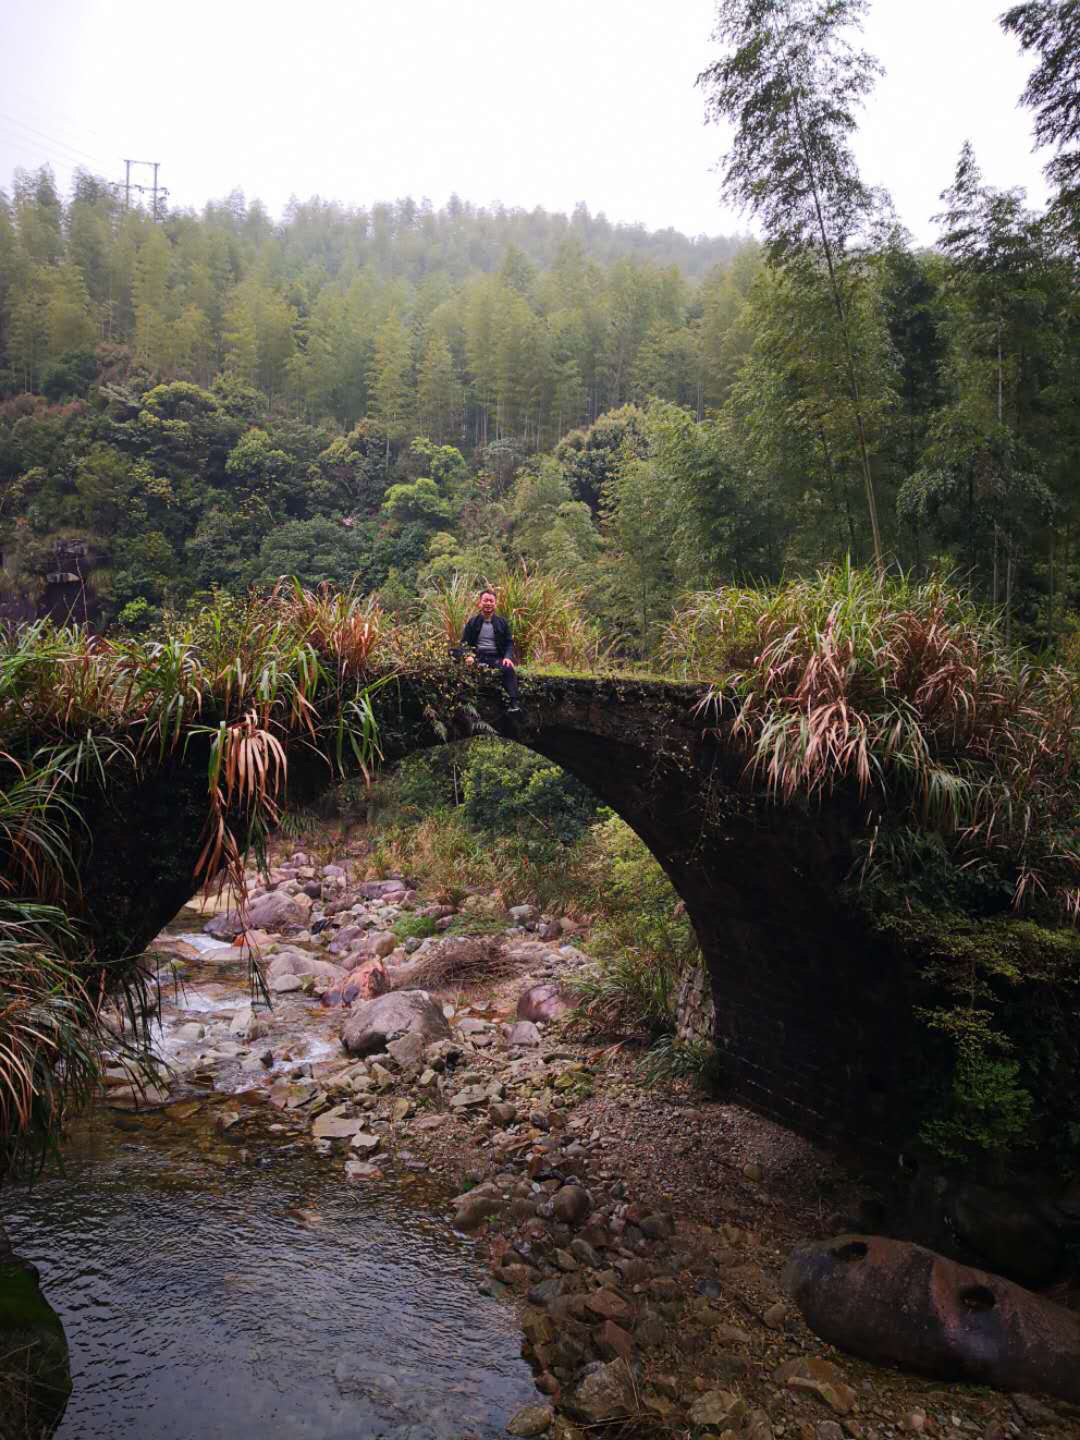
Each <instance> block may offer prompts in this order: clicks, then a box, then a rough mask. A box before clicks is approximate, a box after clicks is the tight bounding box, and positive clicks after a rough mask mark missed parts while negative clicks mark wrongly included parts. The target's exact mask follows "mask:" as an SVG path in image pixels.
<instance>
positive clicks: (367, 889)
mask: <svg viewBox="0 0 1080 1440" xmlns="http://www.w3.org/2000/svg"><path fill="white" fill-rule="evenodd" d="M324 873H325V872H324ZM408 888H409V887H408V886H407V885H406V884H405V882H404V880H365V881H364V883H363V884H362V885H360V886H359V888H358V890H357V894H359V895H362V896H363V898H364V899H365V900H391V899H393V898H394V897H395V896H397V895H404V894H405V891H406V890H407V889H408Z"/></svg>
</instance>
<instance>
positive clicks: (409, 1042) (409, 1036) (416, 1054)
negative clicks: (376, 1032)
mask: <svg viewBox="0 0 1080 1440" xmlns="http://www.w3.org/2000/svg"><path fill="white" fill-rule="evenodd" d="M425 1046H426V1041H425V1040H424V1037H423V1035H421V1034H420V1033H419V1032H418V1031H416V1030H410V1031H408V1032H407V1033H406V1034H405V1035H399V1036H398V1038H397V1039H396V1040H391V1041H390V1042H389V1043H388V1045H387V1047H386V1051H387V1054H388V1055H389V1056H390V1057H391V1058H392V1059H393V1060H395V1061H396V1062H397V1064H399V1065H400V1066H401V1068H402V1069H403V1070H407V1069H409V1067H410V1066H412V1065H418V1064H419V1063H420V1061H421V1060H422V1059H423V1055H424V1049H425Z"/></svg>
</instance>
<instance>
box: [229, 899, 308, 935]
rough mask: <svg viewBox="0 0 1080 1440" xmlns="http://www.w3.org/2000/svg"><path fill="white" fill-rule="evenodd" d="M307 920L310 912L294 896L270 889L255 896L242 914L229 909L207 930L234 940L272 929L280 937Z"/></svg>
mask: <svg viewBox="0 0 1080 1440" xmlns="http://www.w3.org/2000/svg"><path fill="white" fill-rule="evenodd" d="M304 898H305V900H306V899H307V897H306V896H305V897H304ZM309 904H310V902H309ZM306 918H307V910H306V908H305V907H304V906H303V905H302V904H300V903H298V901H297V898H296V896H295V895H287V894H286V893H285V891H284V890H267V891H264V892H263V893H262V894H261V895H256V896H254V898H253V899H251V900H250V901H249V902H248V905H247V908H246V909H245V910H243V911H240V910H226V911H225V912H224V914H222V915H215V916H214V918H213V920H211V921H210V923H209V924H208V925H206V926H205V929H206V933H207V934H208V935H213V936H214V937H215V939H218V940H231V939H232V938H233V936H234V935H240V934H242V933H243V932H244V931H245V930H269V931H272V932H273V933H274V934H281V933H282V932H283V931H285V930H294V929H297V928H298V927H299V926H301V925H303V923H304V921H305V920H306Z"/></svg>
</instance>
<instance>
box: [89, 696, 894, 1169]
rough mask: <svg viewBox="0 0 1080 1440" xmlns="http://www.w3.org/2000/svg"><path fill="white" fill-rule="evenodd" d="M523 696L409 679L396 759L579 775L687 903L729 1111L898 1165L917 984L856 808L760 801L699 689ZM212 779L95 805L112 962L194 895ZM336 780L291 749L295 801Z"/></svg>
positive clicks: (117, 788)
mask: <svg viewBox="0 0 1080 1440" xmlns="http://www.w3.org/2000/svg"><path fill="white" fill-rule="evenodd" d="M455 685H456V686H457V689H456V691H455ZM523 689H524V697H525V704H526V715H525V719H524V721H523V722H522V723H521V724H520V725H519V724H516V723H514V721H513V720H512V718H511V717H509V716H507V715H506V714H505V710H504V701H503V697H502V691H501V687H500V686H499V685H498V682H497V680H496V679H495V677H477V678H472V677H470V678H469V679H468V680H466V679H464V678H463V679H462V680H461V681H460V682H455V681H451V684H450V686H449V688H448V687H447V686H446V685H445V682H444V683H443V685H442V686H441V687H440V688H439V690H438V693H437V695H435V694H433V691H432V688H431V677H430V676H429V677H427V678H416V677H409V676H403V677H401V678H399V679H396V680H394V681H393V682H391V683H390V684H388V685H386V686H384V687H383V688H382V689H381V690H380V691H379V692H378V694H377V696H376V698H375V706H376V713H377V718H378V721H379V727H380V741H381V745H382V748H383V752H384V761H385V763H387V764H393V763H396V762H398V761H400V760H402V759H404V758H405V757H406V756H407V755H409V754H411V753H413V752H415V751H417V750H420V749H425V748H430V747H432V746H434V745H437V744H441V743H445V742H448V741H454V740H459V739H464V738H467V737H469V736H475V735H477V734H483V733H488V734H490V733H492V732H495V733H499V734H501V735H503V736H506V737H509V738H513V739H515V740H518V741H520V743H522V744H524V745H526V746H527V747H528V748H529V749H531V750H534V751H536V752H537V753H538V754H540V755H544V756H546V757H547V758H548V759H550V760H552V761H554V762H556V763H557V764H558V765H561V766H562V767H563V768H564V769H566V770H568V771H569V772H570V773H571V774H573V775H575V776H576V777H577V778H578V779H579V780H581V781H582V782H583V783H584V784H585V785H587V786H588V787H589V788H590V789H591V790H593V791H594V792H595V793H596V794H597V795H598V796H599V798H600V799H601V800H602V801H603V803H604V804H606V805H608V806H610V807H611V808H612V809H613V810H614V811H616V812H617V813H618V814H619V815H620V816H622V818H623V819H624V820H625V821H626V822H627V823H628V824H629V825H630V826H631V827H632V828H633V829H634V830H635V831H636V832H637V833H638V835H640V836H641V838H642V839H643V840H644V841H645V843H646V844H647V845H648V847H649V849H650V850H651V851H652V853H653V854H654V855H655V856H656V858H657V859H658V860H659V862H660V863H661V865H662V866H663V867H664V869H665V871H666V872H667V874H668V876H669V877H670V879H671V882H672V884H673V886H674V888H675V889H676V891H677V892H678V894H679V895H680V896H681V898H682V899H683V901H684V902H685V904H686V908H687V912H688V914H689V916H690V919H691V921H692V923H693V925H694V928H695V930H696V932H697V935H698V938H699V940H700V943H701V948H702V951H703V954H704V957H705V963H706V965H707V967H708V971H709V976H710V979H711V985H712V991H713V996H714V999H715V1004H716V1015H717V1026H716V1040H717V1045H718V1047H719V1050H720V1053H721V1057H722V1062H723V1068H724V1070H725V1073H726V1077H727V1086H728V1092H729V1093H730V1095H731V1097H732V1098H735V1099H739V1100H741V1101H742V1102H744V1103H746V1104H749V1105H751V1106H752V1107H754V1108H755V1109H757V1110H759V1111H762V1112H764V1113H766V1114H769V1115H771V1116H773V1117H775V1118H777V1119H780V1120H782V1121H783V1122H784V1123H786V1124H789V1125H791V1126H792V1127H793V1128H795V1129H797V1130H799V1131H800V1132H802V1133H804V1134H808V1135H812V1136H818V1137H822V1138H826V1137H828V1138H845V1139H847V1140H850V1141H852V1142H854V1143H856V1144H858V1145H859V1146H860V1148H862V1146H863V1145H864V1144H865V1143H867V1142H870V1143H871V1144H872V1145H873V1146H874V1147H876V1148H881V1149H884V1150H885V1151H888V1149H889V1148H890V1147H891V1146H892V1145H894V1143H897V1142H899V1140H900V1138H901V1137H902V1136H903V1135H904V1134H905V1132H906V1126H905V1118H906V1111H907V1109H908V1106H907V1103H906V1101H907V1095H908V1089H909V1061H908V1055H909V1047H910V1044H911V1041H912V1034H913V1027H912V1024H911V1021H910V1015H911V1009H912V1003H913V994H909V990H911V987H912V986H913V984H914V981H913V978H912V976H911V975H909V974H908V973H906V970H905V967H904V966H902V965H898V964H897V963H896V961H895V959H892V960H890V959H888V958H887V957H883V956H882V955H881V954H880V953H877V948H879V947H876V942H873V941H871V939H870V938H869V937H868V936H867V934H866V933H865V932H864V929H863V926H862V925H861V924H860V922H859V919H858V916H857V915H856V914H855V912H853V911H852V909H851V908H850V907H849V906H847V905H845V904H844V902H843V899H842V896H841V893H840V890H841V886H842V883H843V881H844V879H845V877H846V876H847V875H848V874H849V872H850V870H851V867H852V864H853V860H854V846H855V842H856V841H857V840H858V838H859V836H860V834H861V824H860V820H859V812H858V809H857V807H856V806H855V805H854V804H853V803H852V801H851V799H850V798H847V799H845V798H838V799H836V800H834V801H831V802H830V803H829V804H827V805H825V806H823V807H816V808H813V809H806V808H803V807H798V806H787V807H780V806H778V805H776V804H774V803H773V802H772V801H770V799H769V797H768V796H766V795H765V794H763V793H760V791H759V792H757V793H755V792H754V791H753V790H752V789H748V788H747V786H746V784H745V780H744V775H743V772H744V759H743V757H742V755H741V754H738V753H735V752H734V750H733V749H732V747H731V746H730V745H727V744H725V742H724V741H723V739H721V738H717V736H716V735H715V734H713V733H708V726H707V724H706V721H705V720H703V718H702V717H701V716H700V715H699V714H698V713H696V711H695V704H696V702H697V700H698V699H699V698H700V695H701V690H700V687H695V686H691V685H684V684H676V683H668V682H660V681H645V680H635V679H626V678H560V677H548V676H535V677H524V679H523ZM206 776H207V769H206V752H205V749H200V747H199V746H198V745H194V744H193V745H191V746H190V747H189V749H188V751H187V752H185V754H184V755H183V756H182V757H176V758H173V759H171V760H169V761H167V762H166V763H165V765H164V766H163V767H161V768H160V769H155V770H153V771H151V772H150V773H149V774H147V775H146V776H145V777H142V778H140V779H137V780H136V779H134V778H130V779H126V780H125V778H124V777H123V776H119V777H118V778H117V781H116V784H115V785H114V786H112V787H111V788H110V789H109V791H108V792H107V793H104V794H100V793H99V794H91V795H88V796H87V797H85V801H84V802H83V804H82V805H81V807H80V808H81V809H82V813H83V817H84V820H85V831H84V839H83V842H82V852H81V855H80V876H81V882H82V894H83V904H84V909H85V916H86V919H87V921H88V923H89V924H90V926H91V928H92V929H93V931H94V932H95V935H96V938H97V944H98V954H99V955H100V956H102V957H103V958H110V959H116V960H120V959H122V958H124V957H126V956H131V955H133V954H136V953H138V952H139V951H141V950H142V949H143V948H145V946H146V945H147V944H148V943H149V942H150V941H151V940H152V939H153V937H154V936H155V935H156V934H157V933H158V932H159V931H160V930H161V929H162V927H163V926H164V925H166V924H167V923H168V922H169V920H171V919H172V917H173V916H174V915H175V914H176V913H177V911H178V910H179V909H180V908H181V906H182V905H184V904H185V903H186V902H187V901H188V900H189V899H190V898H191V896H192V894H193V893H194V891H195V889H196V886H195V882H194V879H193V876H194V871H195V865H196V859H197V857H198V854H199V850H200V848H201V842H202V836H203V826H204V823H205V819H206V808H207V801H206V785H207V779H206ZM328 783H329V772H328V770H327V768H326V766H325V763H324V762H322V761H321V760H319V759H318V758H317V757H314V756H312V755H311V754H310V752H308V751H306V750H305V748H304V747H303V746H301V745H300V744H295V745H294V746H292V747H291V749H290V751H289V794H290V796H291V797H294V798H299V799H310V798H314V797H315V796H316V795H317V794H318V793H319V792H320V791H321V790H325V788H326V787H327V785H328ZM882 1158H883V1159H884V1158H885V1156H884V1155H882Z"/></svg>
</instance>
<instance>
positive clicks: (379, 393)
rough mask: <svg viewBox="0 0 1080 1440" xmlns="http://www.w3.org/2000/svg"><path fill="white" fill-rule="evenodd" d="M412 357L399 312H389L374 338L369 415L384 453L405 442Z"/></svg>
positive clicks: (406, 333) (408, 424)
mask: <svg viewBox="0 0 1080 1440" xmlns="http://www.w3.org/2000/svg"><path fill="white" fill-rule="evenodd" d="M411 368H412V355H411V350H410V346H409V336H408V332H407V331H406V329H405V326H404V324H403V323H402V319H401V315H400V313H399V312H398V311H397V310H396V309H395V310H391V311H390V314H389V315H388V316H387V317H386V319H385V320H384V321H383V323H382V324H381V325H380V326H379V329H378V331H377V333H376V335H375V357H374V362H373V368H372V376H371V396H372V413H373V414H374V416H375V418H376V419H377V420H378V422H379V424H380V425H381V426H382V428H383V431H384V433H385V435H386V454H387V458H389V455H390V445H391V443H392V442H393V441H402V440H405V439H406V438H407V436H408V433H409V427H410V424H411V420H412V387H411V384H410V371H411Z"/></svg>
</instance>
